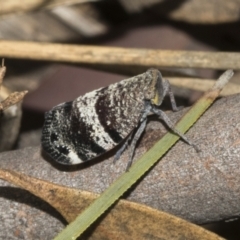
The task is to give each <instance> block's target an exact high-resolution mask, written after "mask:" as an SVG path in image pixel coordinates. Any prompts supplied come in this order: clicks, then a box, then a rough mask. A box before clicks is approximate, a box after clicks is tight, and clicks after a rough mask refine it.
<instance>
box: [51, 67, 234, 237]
mask: <svg viewBox="0 0 240 240" xmlns="http://www.w3.org/2000/svg"><path fill="white" fill-rule="evenodd" d="M232 75H233V71H232V70H228V71H226V72H225V73H224V74H223V75H221V76H220V78H219V79H218V81H217V82H216V84H215V85H214V86H213V88H212V89H211V90H209V91H208V92H206V93H205V94H204V96H203V97H202V98H201V99H199V100H198V101H197V103H196V104H195V105H194V106H193V107H192V108H191V109H190V110H189V111H188V112H187V113H186V114H185V115H184V116H183V118H182V119H181V120H180V121H179V122H178V123H177V125H176V128H177V129H178V130H179V131H181V132H183V133H184V132H186V131H187V130H188V129H189V128H190V127H191V126H192V125H193V124H194V123H195V122H196V121H197V119H198V118H199V117H200V116H201V115H202V114H203V113H204V112H205V111H206V110H207V108H208V107H209V106H210V105H211V104H212V103H213V101H214V100H215V99H216V97H218V95H219V93H220V91H221V90H222V88H223V87H224V85H225V84H226V83H227V82H228V81H229V79H230V78H231V77H232ZM178 139H179V137H178V136H177V135H175V134H172V133H170V132H169V133H167V134H166V135H165V136H164V137H163V138H162V139H161V140H159V141H158V142H157V143H156V144H155V145H154V146H153V147H152V148H151V149H150V150H149V151H148V152H146V153H145V154H144V155H143V156H142V157H141V158H140V159H139V160H138V161H136V162H135V164H134V165H133V166H132V167H131V168H130V169H129V171H128V172H126V173H124V174H122V175H121V176H120V177H119V178H118V179H117V180H116V181H115V182H114V183H113V184H112V185H111V186H110V187H109V188H108V189H106V190H105V191H104V192H103V194H101V196H100V197H99V198H98V199H96V200H95V201H94V202H93V203H92V204H91V205H90V206H89V207H88V208H87V209H86V210H84V211H83V212H82V213H81V214H80V215H79V216H78V217H77V218H76V219H75V221H73V222H72V223H70V224H69V225H68V226H67V227H66V228H65V229H64V230H63V231H62V232H61V233H60V234H59V235H58V236H57V237H56V238H55V240H68V239H71V240H74V239H76V238H77V237H78V236H80V235H81V234H82V233H83V232H84V231H85V230H86V229H87V228H88V227H89V226H90V225H91V224H92V223H93V222H94V221H95V220H97V219H98V218H99V217H100V216H101V215H102V214H103V213H104V212H105V211H106V210H107V209H108V208H109V207H110V206H111V205H112V204H113V203H114V202H116V200H117V199H119V198H120V197H121V196H122V195H123V193H124V192H126V191H127V190H128V189H129V188H130V187H131V186H132V185H133V184H134V183H135V182H136V181H137V180H138V179H139V178H141V177H142V176H143V174H144V173H146V172H147V171H148V170H149V169H150V168H151V167H152V166H153V165H154V164H155V163H156V162H157V161H158V160H159V158H161V157H162V156H163V154H165V153H166V152H167V151H168V150H169V148H171V147H172V146H173V145H174V144H175V143H176V142H177V140H178Z"/></svg>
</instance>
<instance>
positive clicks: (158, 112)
mask: <svg viewBox="0 0 240 240" xmlns="http://www.w3.org/2000/svg"><path fill="white" fill-rule="evenodd" d="M152 112H153V113H155V114H156V115H158V116H159V118H161V119H162V120H163V121H164V122H165V123H166V124H167V126H168V127H169V128H170V129H171V130H172V131H173V132H174V133H175V134H177V135H178V136H179V137H181V138H182V139H183V140H184V141H185V142H186V143H188V144H189V145H191V146H193V148H194V149H195V150H196V151H197V152H199V151H200V150H199V149H198V147H197V146H196V145H195V144H193V143H192V142H191V141H190V140H189V139H188V138H187V137H186V136H185V135H184V134H183V133H181V132H180V131H178V130H177V129H176V128H175V127H174V124H173V123H172V122H171V120H170V119H169V117H168V116H167V115H166V114H165V113H164V112H163V111H162V110H160V109H157V108H155V107H154V106H153V107H152Z"/></svg>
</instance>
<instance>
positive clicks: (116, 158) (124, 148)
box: [113, 132, 133, 163]
mask: <svg viewBox="0 0 240 240" xmlns="http://www.w3.org/2000/svg"><path fill="white" fill-rule="evenodd" d="M132 135H133V132H132V133H131V134H130V135H129V136H128V138H127V140H126V141H125V142H124V144H123V145H122V146H121V148H120V149H119V150H118V151H117V153H116V154H115V156H114V160H113V163H116V161H117V160H118V159H119V158H120V157H121V155H122V153H123V152H124V151H125V150H126V148H127V147H128V145H129V141H130V140H131V138H132Z"/></svg>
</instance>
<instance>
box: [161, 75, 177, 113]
mask: <svg viewBox="0 0 240 240" xmlns="http://www.w3.org/2000/svg"><path fill="white" fill-rule="evenodd" d="M163 91H164V92H163V96H165V95H166V94H167V93H168V95H169V97H170V101H171V105H172V109H173V111H174V112H177V111H179V110H180V109H181V107H177V104H176V101H175V97H174V94H173V92H172V89H171V85H170V83H169V81H168V80H167V79H164V81H163Z"/></svg>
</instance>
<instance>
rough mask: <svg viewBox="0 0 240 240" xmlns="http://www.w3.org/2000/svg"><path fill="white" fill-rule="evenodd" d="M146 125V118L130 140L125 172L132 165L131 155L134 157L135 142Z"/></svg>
mask: <svg viewBox="0 0 240 240" xmlns="http://www.w3.org/2000/svg"><path fill="white" fill-rule="evenodd" d="M146 124H147V118H145V119H144V120H143V121H142V122H141V124H140V126H139V127H138V130H137V132H136V133H135V135H134V137H133V139H132V142H131V145H130V151H129V161H128V164H127V167H126V171H128V169H129V168H130V167H131V165H132V161H133V155H134V152H135V148H136V144H137V141H138V139H139V138H140V137H141V135H142V133H143V131H144V130H145V128H146Z"/></svg>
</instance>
